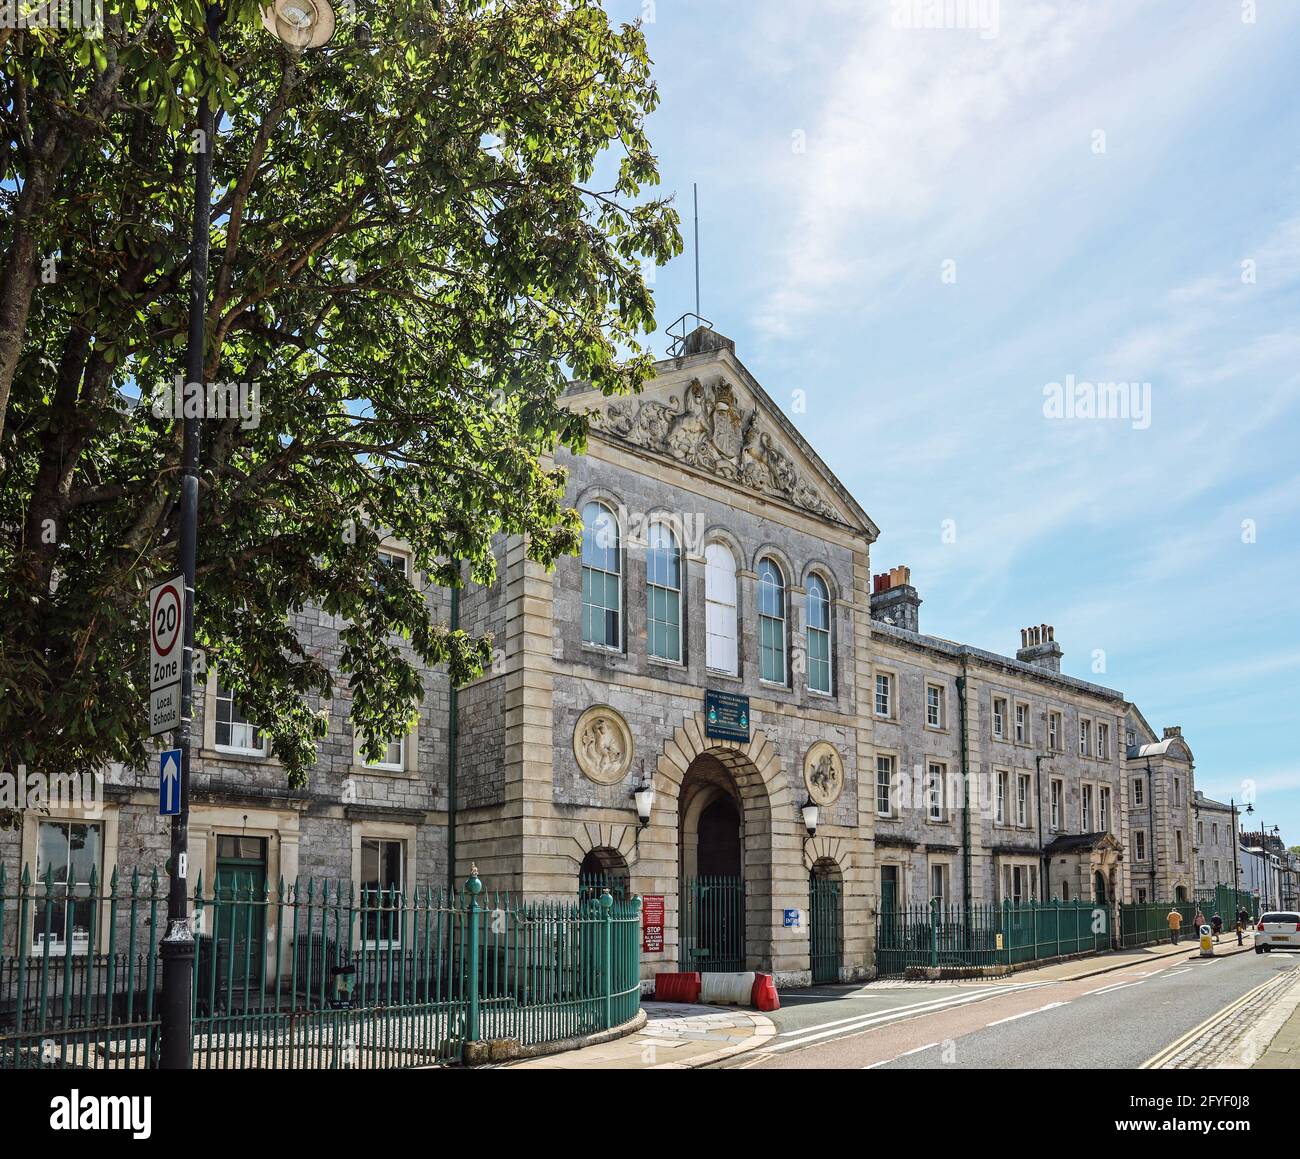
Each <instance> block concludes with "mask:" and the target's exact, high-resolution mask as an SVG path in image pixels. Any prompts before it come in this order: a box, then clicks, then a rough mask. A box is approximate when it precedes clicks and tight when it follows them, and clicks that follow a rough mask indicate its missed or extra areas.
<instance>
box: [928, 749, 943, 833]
mask: <svg viewBox="0 0 1300 1159" xmlns="http://www.w3.org/2000/svg"><path fill="white" fill-rule="evenodd" d="M945 775H946V769H945V766H944V765H942V764H940V763H939V762H937V761H932V762H930V767H929V769H928V771H927V773H926V785H925V796H926V804H927V809H928V815H929V818H930V820H931V821H942V820H943V818H944V799H943V797H944V788H943V782H944V777H945Z"/></svg>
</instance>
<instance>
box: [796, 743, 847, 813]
mask: <svg viewBox="0 0 1300 1159" xmlns="http://www.w3.org/2000/svg"><path fill="white" fill-rule="evenodd" d="M803 783H804V784H805V785H807V786H808V796H810V797H811V798H812V799H813V801H814V803H815V804H818V805H833V804H835V802H836V800H837V799H838V798H839V795H840V790H841V789H843V788H844V762H843V761H842V760H841V759H840V754H839V751H838V750H837V749H836V748H835V746H834V745H833V744H831V742H830V741H828V740H819V741H818V742H817V743H816V744H815V745H813V746H812V747H811V748H810V749H809V750H808V752H807V755H806V756H805V757H804V759H803Z"/></svg>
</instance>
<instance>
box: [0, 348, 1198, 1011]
mask: <svg viewBox="0 0 1300 1159" xmlns="http://www.w3.org/2000/svg"><path fill="white" fill-rule="evenodd" d="M567 401H568V404H569V405H571V406H572V407H574V408H578V409H581V410H583V411H586V412H589V413H590V415H591V419H592V434H591V438H590V442H589V447H588V450H587V453H586V454H584V455H582V456H579V457H575V456H572V455H569V454H567V453H561V455H560V457H559V462H560V464H561V465H563V466H564V467H565V468H566V469H567V471H568V473H569V474H568V490H567V495H566V499H567V502H568V503H569V504H571V505H572V506H573V507H575V508H576V509H577V510H578V511H579V512H580V513H581V515H582V519H583V524H584V540H583V548H582V552H581V555H580V557H573V558H564V559H562V560H560V561H559V563H558V564H557V565H556V567H555V568H554V569H553V570H552V571H550V572H548V571H547V570H546V569H545V568H543V567H541V566H540V565H538V564H536V563H534V562H532V561H531V560H529V558H528V556H527V552H526V549H525V544H524V543H523V542H522V541H521V540H519V539H509V540H506V539H502V540H501V541H500V542H499V543H497V544H496V548H495V549H496V551H497V557H498V564H499V567H498V581H497V583H496V584H494V585H493V586H492V587H490V588H478V587H470V588H467V589H465V590H463V591H462V592H461V593H460V595H459V598H458V600H457V601H455V604H454V607H455V613H454V614H455V615H458V617H459V623H460V626H462V627H463V628H465V629H467V630H468V631H471V632H475V633H478V632H491V633H492V635H493V639H494V648H495V651H494V655H493V662H492V664H491V666H490V668H489V670H487V671H486V672H485V673H484V674H483V675H482V677H481V678H479V679H478V680H476V681H474V682H473V683H471V684H469V685H468V686H465V687H463V688H460V689H458V690H452V689H450V688H449V687H448V682H447V679H446V676H445V673H442V672H426V673H424V683H425V693H424V697H423V700H422V703H421V704H420V705H419V706H418V712H417V720H416V724H415V726H414V728H413V729H412V730H411V732H410V733H409V734H408V735H406V736H405V737H401V738H395V739H393V740H392V742H391V743H390V744H389V745H388V748H387V752H386V753H385V755H384V759H383V760H381V761H379V762H377V763H374V764H367V763H366V762H365V761H364V760H363V759H362V758H361V756H360V752H359V748H360V746H359V740H358V738H357V737H355V736H354V735H353V733H352V730H351V727H350V725H349V723H348V721H347V715H348V708H349V702H348V695H347V692H346V689H344V690H343V691H342V692H341V694H340V695H339V696H338V697H337V698H336V699H335V700H334V701H333V702H331V703H329V704H328V705H325V706H324V707H325V708H326V709H327V711H328V713H329V718H330V719H329V734H328V736H327V738H326V739H325V740H323V741H321V742H320V746H319V753H318V762H317V764H316V766H315V768H314V769H313V771H312V773H311V776H310V778H309V781H308V784H307V785H306V786H305V787H304V788H302V789H290V788H289V787H288V785H287V781H286V778H285V776H284V770H283V769H282V768H280V767H279V765H278V764H277V762H276V761H275V760H274V759H273V758H271V757H270V756H268V755H267V753H266V745H265V738H264V736H263V735H262V733H261V730H260V729H259V728H258V724H257V722H255V721H250V720H248V719H247V717H246V716H245V714H244V713H243V712H242V711H241V709H240V706H239V705H238V704H237V703H235V702H234V701H233V699H232V698H231V697H230V696H229V695H228V694H227V692H226V691H225V690H224V689H223V688H222V687H221V684H220V679H219V673H217V672H215V671H214V672H209V673H207V674H206V677H205V683H204V685H203V688H202V694H201V695H200V696H199V698H198V704H197V706H196V714H197V716H196V725H195V728H196V735H197V736H199V737H201V738H202V741H201V746H200V748H199V749H198V751H197V754H196V757H195V760H194V764H193V775H192V804H191V823H190V833H191V838H190V842H191V844H190V866H191V872H190V877H191V879H192V880H194V881H195V882H197V878H198V875H199V874H200V873H201V874H202V876H203V880H204V882H205V883H207V885H208V886H209V887H210V885H211V883H212V882H213V881H214V879H215V878H216V877H217V876H218V875H220V876H221V878H222V880H223V881H224V882H225V883H227V884H229V883H231V882H239V883H240V885H241V888H247V889H251V890H253V891H260V890H262V889H268V890H272V891H274V890H275V889H276V887H277V886H278V883H279V882H281V881H285V882H293V881H294V880H295V879H299V880H301V881H303V882H306V881H307V880H308V879H311V880H314V881H320V880H321V879H330V880H331V881H341V882H345V883H347V884H348V885H349V886H350V887H351V888H352V889H354V890H356V891H358V892H362V891H376V890H402V891H410V890H411V889H412V888H413V887H416V886H419V887H420V888H422V889H426V888H428V887H429V886H430V885H433V886H437V885H441V884H443V883H446V882H449V881H462V880H463V879H464V878H465V877H466V876H467V875H468V874H469V872H470V869H471V866H473V865H477V867H478V870H479V873H480V875H481V877H482V878H483V880H484V882H485V883H487V885H488V887H489V888H490V889H494V890H511V891H515V892H517V893H521V894H524V895H527V896H531V897H559V898H573V897H575V896H577V895H578V894H579V893H580V892H581V891H582V890H583V889H584V888H586V887H587V886H588V885H593V886H594V887H596V888H604V887H605V886H609V887H610V888H612V889H615V890H623V891H626V892H627V893H629V894H631V893H636V894H639V895H641V896H642V897H643V898H644V899H645V904H646V909H647V930H646V940H645V946H646V948H645V951H644V954H643V975H644V976H646V977H649V976H651V975H653V974H654V973H655V972H657V971H660V970H665V969H669V970H671V969H677V968H679V967H681V968H694V969H761V970H770V971H772V972H773V973H775V974H776V976H777V980H778V982H779V983H781V984H785V985H790V984H797V983H800V982H807V981H809V980H817V981H827V980H831V979H837V978H838V979H850V978H859V977H865V976H869V975H870V974H871V973H872V971H873V970H874V936H875V928H876V927H875V922H876V916H877V911H878V910H892V909H895V908H898V907H901V906H904V905H909V904H916V903H924V902H926V901H928V900H929V899H931V898H935V897H938V898H942V899H944V900H946V901H951V902H955V903H960V902H962V901H966V900H968V901H970V902H975V903H993V902H1001V901H1004V900H1012V901H1029V900H1034V899H1037V900H1049V899H1051V898H1060V899H1062V900H1074V899H1083V898H1087V899H1094V898H1101V899H1103V900H1104V901H1106V902H1107V903H1108V904H1110V903H1113V902H1115V901H1117V900H1129V899H1131V898H1132V899H1138V900H1141V899H1148V898H1149V899H1151V900H1164V899H1166V898H1169V897H1173V896H1176V895H1178V894H1179V893H1180V892H1183V891H1189V890H1190V889H1191V888H1192V886H1193V876H1192V875H1193V853H1194V852H1197V856H1199V852H1198V851H1199V850H1200V849H1201V847H1202V845H1203V842H1202V840H1201V838H1200V836H1199V830H1198V837H1197V840H1196V842H1195V849H1194V847H1193V843H1192V839H1191V824H1192V819H1191V812H1190V810H1191V802H1192V800H1193V796H1192V794H1193V784H1192V771H1193V770H1192V758H1191V752H1190V750H1189V749H1188V748H1187V746H1186V743H1185V742H1184V741H1183V740H1182V738H1181V734H1180V733H1179V731H1178V730H1177V729H1166V730H1165V735H1164V737H1163V738H1161V739H1159V740H1157V738H1156V737H1155V734H1154V733H1153V732H1152V730H1151V729H1150V728H1149V726H1148V725H1147V724H1146V722H1145V720H1143V718H1142V716H1141V714H1140V713H1139V712H1138V711H1137V709H1136V708H1134V707H1133V706H1132V705H1131V704H1129V703H1128V702H1126V700H1125V698H1124V696H1123V695H1122V694H1121V693H1120V692H1117V691H1115V690H1114V689H1110V688H1106V687H1103V686H1101V685H1097V684H1093V683H1090V682H1088V681H1085V680H1080V679H1077V678H1074V677H1070V676H1067V675H1064V674H1062V672H1061V670H1060V669H1061V655H1062V651H1061V647H1060V645H1059V644H1058V643H1057V642H1056V639H1055V632H1054V631H1053V629H1052V628H1051V627H1050V626H1048V625H1038V626H1036V627H1033V628H1028V629H1024V630H1023V631H1022V632H1021V640H1020V648H1019V649H1018V650H1016V652H1015V655H1014V656H1010V655H1007V656H1004V655H998V654H995V653H993V652H988V651H984V650H981V649H978V648H974V647H971V646H969V645H964V644H958V643H953V642H951V641H948V640H944V639H941V638H939V637H936V636H932V635H927V634H924V633H923V632H922V631H921V628H920V623H919V616H920V612H919V609H920V604H921V600H920V597H919V595H918V593H917V590H916V588H915V587H913V586H912V584H911V577H910V573H909V572H908V570H907V569H906V568H894V569H893V570H892V571H889V572H881V573H879V574H877V575H875V576H873V574H872V570H871V564H870V550H871V546H872V544H873V543H874V542H875V540H876V538H877V535H878V529H877V528H876V526H875V524H874V523H873V522H872V521H871V519H870V518H869V517H868V516H867V514H866V513H865V512H864V511H863V509H862V508H861V507H860V506H859V505H858V503H857V502H856V501H855V500H854V498H853V497H852V496H851V495H850V494H849V493H848V492H847V491H846V490H845V488H844V487H843V486H842V485H841V484H840V483H839V481H838V480H837V479H836V478H835V476H834V475H833V474H832V473H831V471H830V470H829V469H828V468H827V466H826V465H825V464H824V463H823V462H822V461H821V459H820V458H819V457H818V456H817V453H816V452H815V451H814V450H813V448H812V447H810V446H809V445H808V444H807V442H806V441H805V440H804V439H803V437H802V436H801V435H800V434H799V432H798V431H797V430H796V429H795V427H794V426H793V425H792V424H791V422H790V421H789V420H788V418H787V417H786V416H785V415H784V414H783V413H782V411H781V409H780V408H779V407H778V406H777V405H776V404H775V403H774V402H773V401H772V399H771V398H770V397H769V396H768V394H767V393H766V392H765V391H764V389H763V388H762V386H760V385H759V383H758V382H756V381H755V380H754V378H753V377H752V375H751V374H750V373H749V372H748V371H747V370H746V369H745V367H744V365H743V364H742V363H741V362H740V360H739V359H738V358H737V357H736V353H735V348H734V346H733V344H732V343H731V341H730V340H729V339H727V338H725V337H723V336H722V335H719V334H717V333H715V332H714V331H712V330H711V329H707V328H703V327H702V328H700V329H697V330H696V331H694V332H693V333H692V334H690V335H689V336H687V337H686V338H685V339H684V340H683V341H682V344H681V347H680V351H679V353H678V354H677V355H676V356H675V357H671V358H668V359H666V360H664V361H661V362H660V363H658V365H657V373H656V377H655V378H654V379H653V381H651V382H650V383H649V384H648V385H647V387H646V388H645V390H644V391H643V392H642V393H641V394H639V395H637V396H635V397H630V398H618V399H607V398H605V397H603V396H600V395H597V394H595V393H594V392H591V391H588V390H585V389H583V387H582V386H581V385H580V384H579V385H576V386H575V387H574V388H573V389H572V390H571V391H570V393H569V395H568V396H567ZM381 563H383V564H385V565H387V566H390V567H394V568H398V569H401V570H403V571H404V572H405V573H407V574H410V575H411V578H412V580H413V582H415V583H416V585H417V586H418V587H420V588H421V589H422V590H424V591H425V594H426V598H427V599H428V600H430V601H431V603H432V604H433V610H434V613H435V615H436V616H438V617H439V618H440V619H446V618H448V617H449V616H450V615H452V614H453V601H452V599H451V595H450V593H448V592H446V591H442V590H440V589H436V588H433V587H431V586H430V585H429V584H428V583H427V582H426V580H425V578H424V577H423V576H419V575H415V574H413V571H412V569H413V567H414V561H413V560H412V558H411V555H410V553H409V552H408V551H406V550H405V548H404V547H403V545H402V544H401V543H398V542H394V541H385V542H384V544H383V550H382V553H381ZM345 626H346V625H345V624H344V623H343V622H342V621H340V620H338V619H336V618H334V617H331V616H330V615H328V614H326V613H324V612H321V611H319V610H310V609H309V610H307V611H305V612H303V613H302V614H301V615H299V616H298V617H297V622H296V627H297V631H298V633H299V635H300V637H301V638H302V639H303V640H304V641H305V642H306V644H307V646H308V648H309V649H310V651H311V652H312V654H313V655H315V656H316V657H318V658H319V659H321V660H322V661H324V662H325V663H327V664H329V663H331V661H332V660H334V659H336V658H337V657H338V655H339V652H340V648H341V645H340V632H341V631H342V629H343V628H344V627H345ZM157 793H158V782H157V774H156V770H153V769H150V770H147V771H131V770H121V769H117V770H113V771H112V773H111V774H110V776H109V778H108V784H107V787H106V789H105V794H104V800H103V802H102V804H101V805H100V806H99V807H98V808H97V809H96V810H94V811H93V812H91V813H89V814H87V813H85V812H80V811H76V810H71V809H68V810H62V809H60V808H57V807H56V808H52V809H51V810H50V811H49V812H48V813H45V814H38V813H35V812H29V813H28V814H27V816H26V817H25V819H24V822H23V826H22V828H21V829H20V830H19V831H15V832H10V833H0V858H3V861H4V863H5V864H6V866H7V867H8V872H9V873H10V875H11V880H14V879H16V877H17V875H18V873H19V872H20V867H21V866H22V865H23V864H26V865H29V866H30V867H31V869H32V870H33V872H35V873H36V874H38V875H40V876H43V875H44V872H45V871H46V870H47V869H49V868H53V869H54V871H55V876H56V879H61V878H63V877H64V876H66V874H67V871H68V868H69V867H71V869H72V877H73V880H74V882H80V883H83V884H84V882H85V881H86V880H88V878H89V874H90V872H91V871H92V869H93V871H94V872H95V873H96V874H97V875H98V876H99V877H100V878H101V879H102V877H103V876H104V875H105V874H106V873H108V872H111V871H112V869H113V868H114V867H117V868H118V869H119V871H121V872H122V873H124V874H128V875H129V873H130V872H131V871H132V870H133V869H136V868H139V869H140V870H141V871H142V872H143V873H144V874H146V875H148V874H149V873H151V872H152V871H153V870H154V868H155V867H158V868H161V867H162V866H163V863H164V861H165V859H166V855H167V829H168V826H167V822H166V820H165V819H163V818H161V817H159V815H158V800H157ZM1212 804H1213V803H1209V802H1207V803H1205V804H1203V806H1202V808H1203V809H1205V810H1208V809H1209V808H1210V806H1211V805H1212ZM1206 816H1208V812H1207V814H1206ZM1213 824H1215V823H1214V822H1211V825H1213ZM1213 832H1214V831H1213V829H1211V833H1213ZM1206 848H1208V846H1207V847H1206ZM1207 856H1209V858H1210V860H1211V863H1212V862H1213V855H1212V854H1207ZM652 918H653V920H651V919H652ZM56 925H60V926H61V925H62V922H61V921H56ZM268 932H269V931H268ZM7 936H10V937H11V936H12V935H11V934H8V935H7ZM269 952H270V950H269V949H268V953H269Z"/></svg>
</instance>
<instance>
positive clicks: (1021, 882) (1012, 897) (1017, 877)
mask: <svg viewBox="0 0 1300 1159" xmlns="http://www.w3.org/2000/svg"><path fill="white" fill-rule="evenodd" d="M1037 895H1038V868H1037V867H1036V866H1034V865H1023V864H1016V863H1014V862H1013V863H1010V864H1006V865H1003V866H1002V899H1001V900H1002V901H1009V902H1011V903H1012V904H1013V905H1022V904H1024V903H1025V902H1028V901H1033V900H1034V898H1035V897H1037Z"/></svg>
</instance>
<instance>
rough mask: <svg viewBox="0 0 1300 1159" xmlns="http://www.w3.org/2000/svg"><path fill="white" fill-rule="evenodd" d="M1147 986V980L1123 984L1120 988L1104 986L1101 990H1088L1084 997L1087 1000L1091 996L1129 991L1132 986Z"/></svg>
mask: <svg viewBox="0 0 1300 1159" xmlns="http://www.w3.org/2000/svg"><path fill="white" fill-rule="evenodd" d="M1145 985H1146V979H1145V978H1144V979H1143V980H1142V981H1141V982H1121V983H1120V984H1119V985H1118V986H1103V987H1102V988H1101V989H1100V990H1088V991H1087V992H1085V993H1084V995H1083V997H1085V998H1086V997H1087V996H1088V995H1089V994H1114V993H1115V991H1116V990H1127V989H1128V988H1129V987H1130V986H1145Z"/></svg>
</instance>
